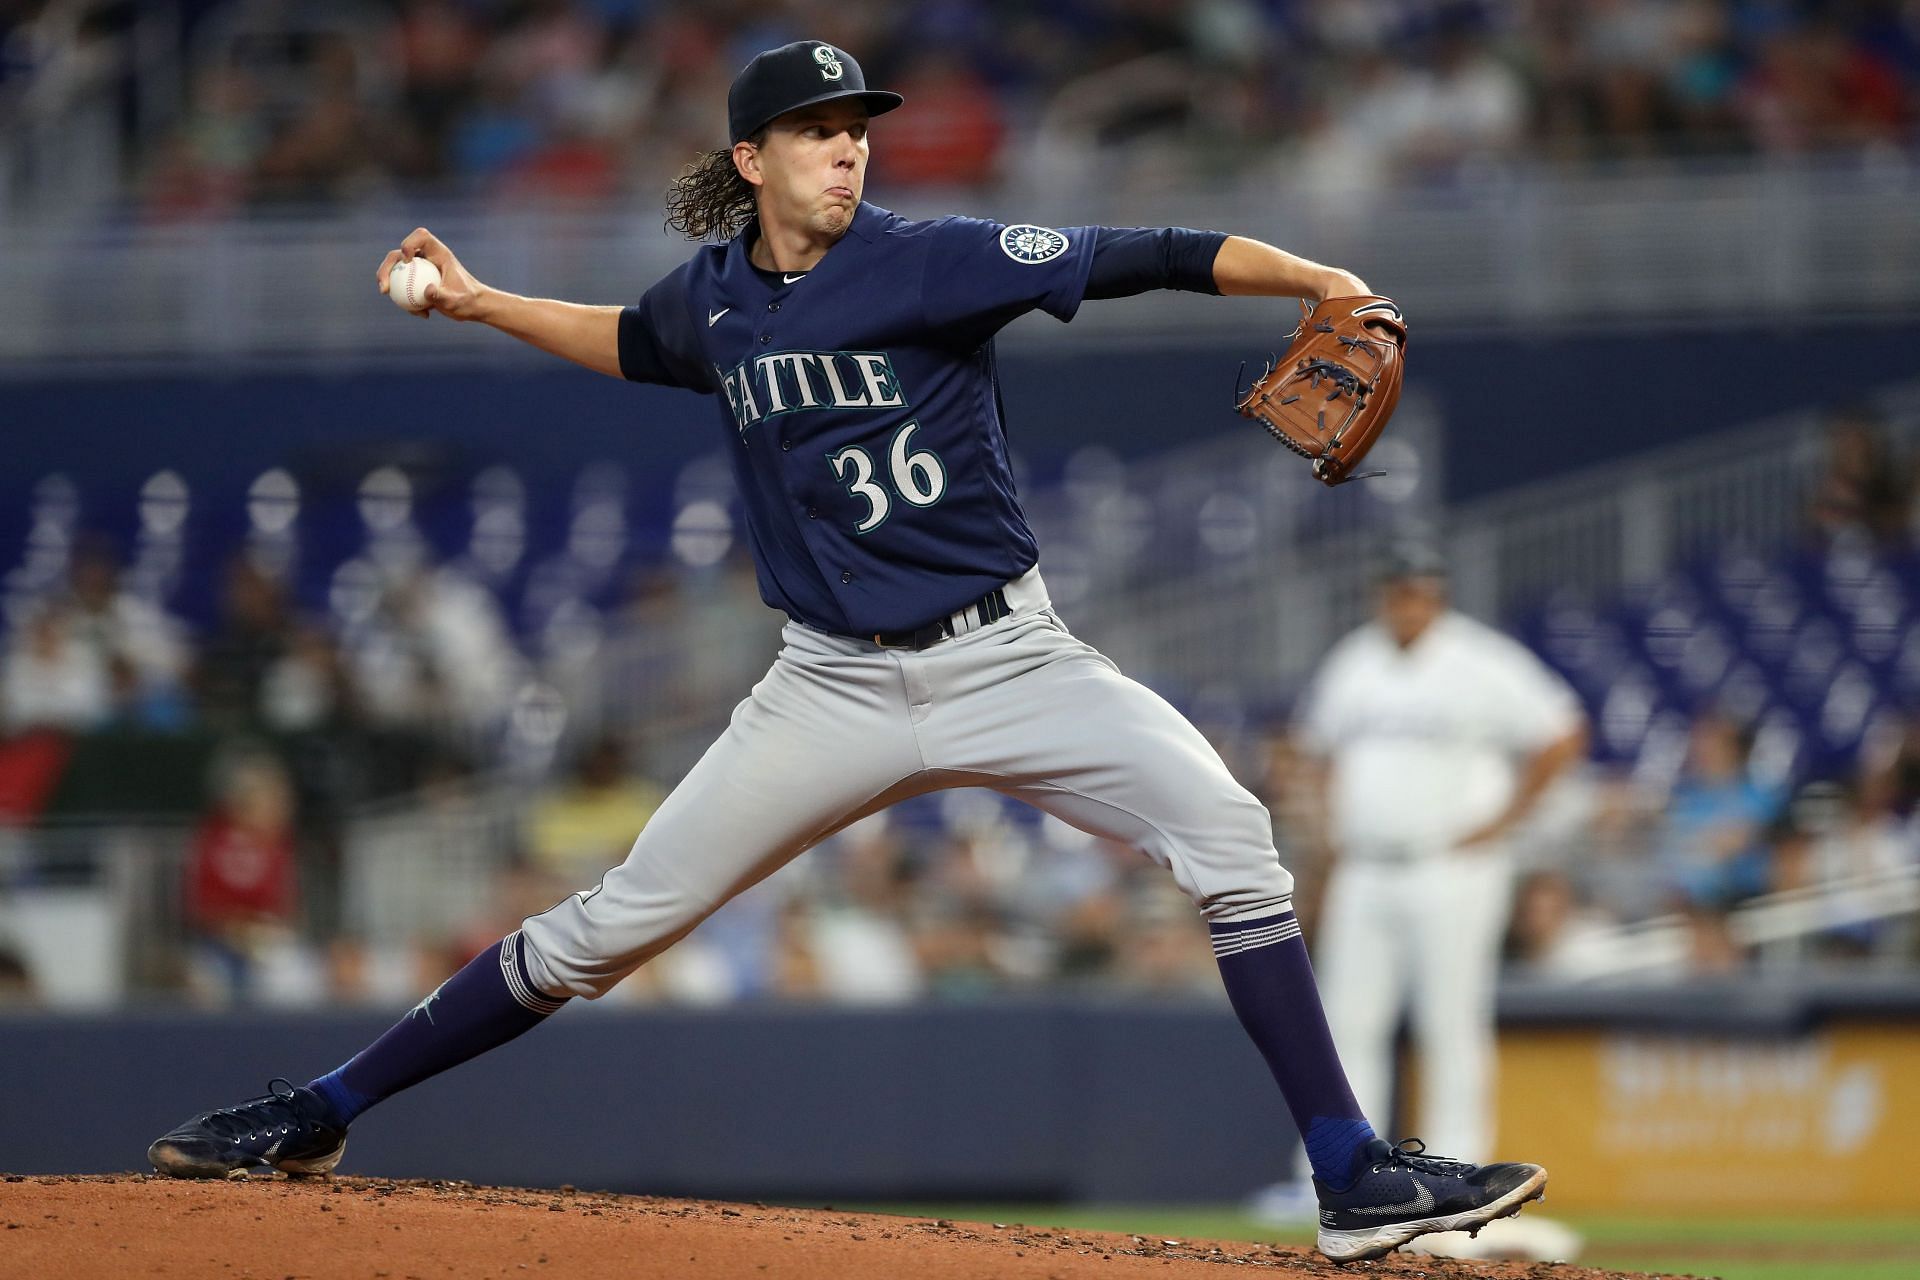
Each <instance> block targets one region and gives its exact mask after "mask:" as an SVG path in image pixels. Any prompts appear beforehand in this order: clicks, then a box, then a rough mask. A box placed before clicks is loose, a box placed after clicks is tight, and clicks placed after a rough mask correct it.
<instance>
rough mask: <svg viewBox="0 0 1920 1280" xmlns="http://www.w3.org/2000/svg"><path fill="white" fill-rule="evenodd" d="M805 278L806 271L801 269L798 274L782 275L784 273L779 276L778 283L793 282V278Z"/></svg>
mask: <svg viewBox="0 0 1920 1280" xmlns="http://www.w3.org/2000/svg"><path fill="white" fill-rule="evenodd" d="M806 278H807V273H806V272H804V271H802V272H801V273H800V274H799V275H797V276H784V275H783V276H781V277H780V283H781V284H792V283H793V282H794V281H795V280H805V279H806Z"/></svg>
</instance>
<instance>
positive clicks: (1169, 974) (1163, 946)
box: [1113, 881, 1225, 1000]
mask: <svg viewBox="0 0 1920 1280" xmlns="http://www.w3.org/2000/svg"><path fill="white" fill-rule="evenodd" d="M1120 935H1121V936H1120V940H1119V945H1118V946H1117V947H1116V949H1115V955H1114V973H1113V977H1114V980H1115V981H1117V982H1119V983H1120V984H1122V985H1123V986H1125V987H1126V988H1127V989H1128V990H1130V991H1138V992H1143V993H1145V992H1153V993H1157V994H1160V995H1183V996H1198V997H1201V998H1203V999H1208V1000H1217V999H1220V998H1221V997H1222V996H1224V995H1225V991H1224V990H1223V988H1222V987H1221V985H1220V970H1219V967H1218V966H1217V965H1216V964H1215V963H1214V959H1213V948H1212V947H1211V946H1210V945H1209V944H1208V940H1207V930H1206V925H1205V923H1204V922H1203V921H1201V920H1199V919H1197V918H1195V916H1194V912H1193V903H1191V902H1190V901H1188V900H1187V897H1186V895H1184V894H1182V893H1181V892H1180V890H1179V889H1177V888H1175V887H1174V886H1173V885H1171V884H1168V883H1166V882H1164V881H1160V882H1154V883H1143V884H1141V885H1139V886H1137V887H1136V888H1135V890H1134V892H1133V893H1132V894H1131V895H1129V897H1128V899H1127V905H1126V915H1125V918H1124V922H1123V924H1122V926H1121V929H1120Z"/></svg>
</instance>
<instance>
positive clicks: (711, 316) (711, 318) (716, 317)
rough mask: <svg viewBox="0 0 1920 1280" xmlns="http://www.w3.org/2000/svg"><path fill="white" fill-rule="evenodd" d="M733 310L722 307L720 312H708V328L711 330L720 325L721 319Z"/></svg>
mask: <svg viewBox="0 0 1920 1280" xmlns="http://www.w3.org/2000/svg"><path fill="white" fill-rule="evenodd" d="M731 310H733V308H732V307H722V308H720V309H719V310H718V311H709V312H707V328H709V329H711V328H713V326H715V325H716V324H719V323H720V317H721V316H723V315H725V314H727V312H729V311H731Z"/></svg>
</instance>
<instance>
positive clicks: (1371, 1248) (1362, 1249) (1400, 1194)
mask: <svg viewBox="0 0 1920 1280" xmlns="http://www.w3.org/2000/svg"><path fill="white" fill-rule="evenodd" d="M1358 1159H1359V1160H1361V1161H1364V1162H1365V1163H1364V1165H1362V1166H1361V1167H1360V1174H1359V1176H1358V1177H1357V1178H1355V1179H1354V1180H1353V1185H1351V1186H1349V1187H1348V1188H1346V1190H1344V1191H1335V1190H1333V1189H1331V1188H1330V1187H1328V1186H1327V1185H1326V1184H1325V1183H1323V1182H1321V1181H1320V1180H1319V1179H1318V1178H1316V1179H1314V1184H1313V1185H1314V1190H1315V1191H1316V1192H1318V1193H1319V1197H1320V1239H1319V1247H1320V1252H1321V1253H1323V1254H1325V1255H1326V1256H1327V1258H1328V1259H1329V1260H1331V1261H1334V1262H1364V1261H1366V1260H1367V1259H1369V1258H1382V1257H1385V1256H1386V1255H1387V1254H1389V1253H1392V1252H1393V1251H1394V1250H1395V1249H1398V1248H1399V1247H1400V1246H1401V1245H1403V1244H1405V1243H1407V1241H1409V1240H1412V1239H1413V1238H1414V1237H1416V1236H1424V1235H1429V1234H1431V1233H1433V1232H1436V1231H1468V1232H1473V1231H1478V1230H1479V1229H1480V1228H1481V1227H1484V1226H1485V1225H1486V1224H1487V1223H1489V1222H1492V1221H1493V1220H1494V1219H1495V1218H1505V1217H1508V1216H1510V1215H1512V1214H1516V1213H1518V1212H1520V1206H1521V1205H1523V1204H1525V1203H1526V1202H1527V1201H1529V1200H1538V1199H1539V1198H1540V1197H1541V1196H1543V1195H1545V1194H1546V1188H1547V1171H1546V1170H1545V1169H1542V1168H1541V1167H1540V1166H1539V1165H1537V1164H1485V1165H1473V1164H1467V1163H1466V1162H1464V1161H1461V1160H1448V1159H1446V1158H1445V1157H1443V1156H1430V1155H1427V1154H1426V1144H1424V1143H1422V1142H1421V1141H1420V1140H1419V1139H1418V1138H1409V1139H1407V1141H1405V1142H1403V1143H1401V1144H1400V1145H1399V1146H1397V1147H1390V1146H1388V1145H1387V1144H1386V1143H1385V1142H1383V1141H1382V1140H1380V1139H1379V1138H1375V1139H1374V1140H1373V1141H1372V1142H1369V1143H1368V1144H1367V1145H1366V1146H1365V1147H1364V1148H1363V1149H1362V1150H1361V1153H1360V1155H1359V1157H1358Z"/></svg>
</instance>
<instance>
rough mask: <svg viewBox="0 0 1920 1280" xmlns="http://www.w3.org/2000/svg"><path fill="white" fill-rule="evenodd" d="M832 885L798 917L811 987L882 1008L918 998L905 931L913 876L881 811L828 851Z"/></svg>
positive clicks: (916, 964) (915, 965) (823, 853)
mask: <svg viewBox="0 0 1920 1280" xmlns="http://www.w3.org/2000/svg"><path fill="white" fill-rule="evenodd" d="M812 856H814V857H817V858H823V859H831V860H832V862H831V871H832V873H833V874H832V878H831V880H830V882H829V883H830V885H831V887H830V888H828V889H827V890H826V891H825V892H823V893H821V894H819V895H818V897H817V900H816V901H815V903H814V905H813V906H812V908H811V909H810V910H807V911H805V912H804V913H803V918H802V920H801V921H800V925H799V927H800V928H801V930H802V933H803V941H802V942H801V943H800V945H801V946H803V947H804V949H805V953H806V955H807V956H808V957H809V969H810V975H809V976H810V979H811V982H810V986H811V989H812V990H813V991H814V992H817V993H818V994H820V995H823V996H826V997H827V998H829V999H833V1000H847V1001H854V1002H857V1003H863V1004H885V1003H891V1002H895V1001H903V1000H910V999H912V998H913V997H914V996H916V995H918V994H920V990H921V983H922V977H921V971H920V960H919V957H918V956H917V955H916V954H915V951H914V946H913V941H912V939H911V938H910V937H909V936H908V934H907V928H906V909H907V904H908V891H909V888H910V886H911V884H912V871H911V868H910V866H909V864H908V860H907V849H906V845H905V842H904V841H903V840H902V839H901V838H900V835H899V833H898V831H896V830H895V828H894V826H893V823H892V822H891V820H890V819H889V818H888V816H887V815H886V814H885V813H884V812H882V813H877V814H874V815H873V816H872V817H870V818H864V819H862V820H861V821H859V822H856V823H854V824H853V825H852V826H850V827H848V828H847V829H846V830H845V831H843V832H841V833H840V835H839V836H838V837H837V838H836V839H835V840H834V841H833V846H832V848H831V849H822V850H820V851H819V852H818V853H816V854H814V855H812Z"/></svg>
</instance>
